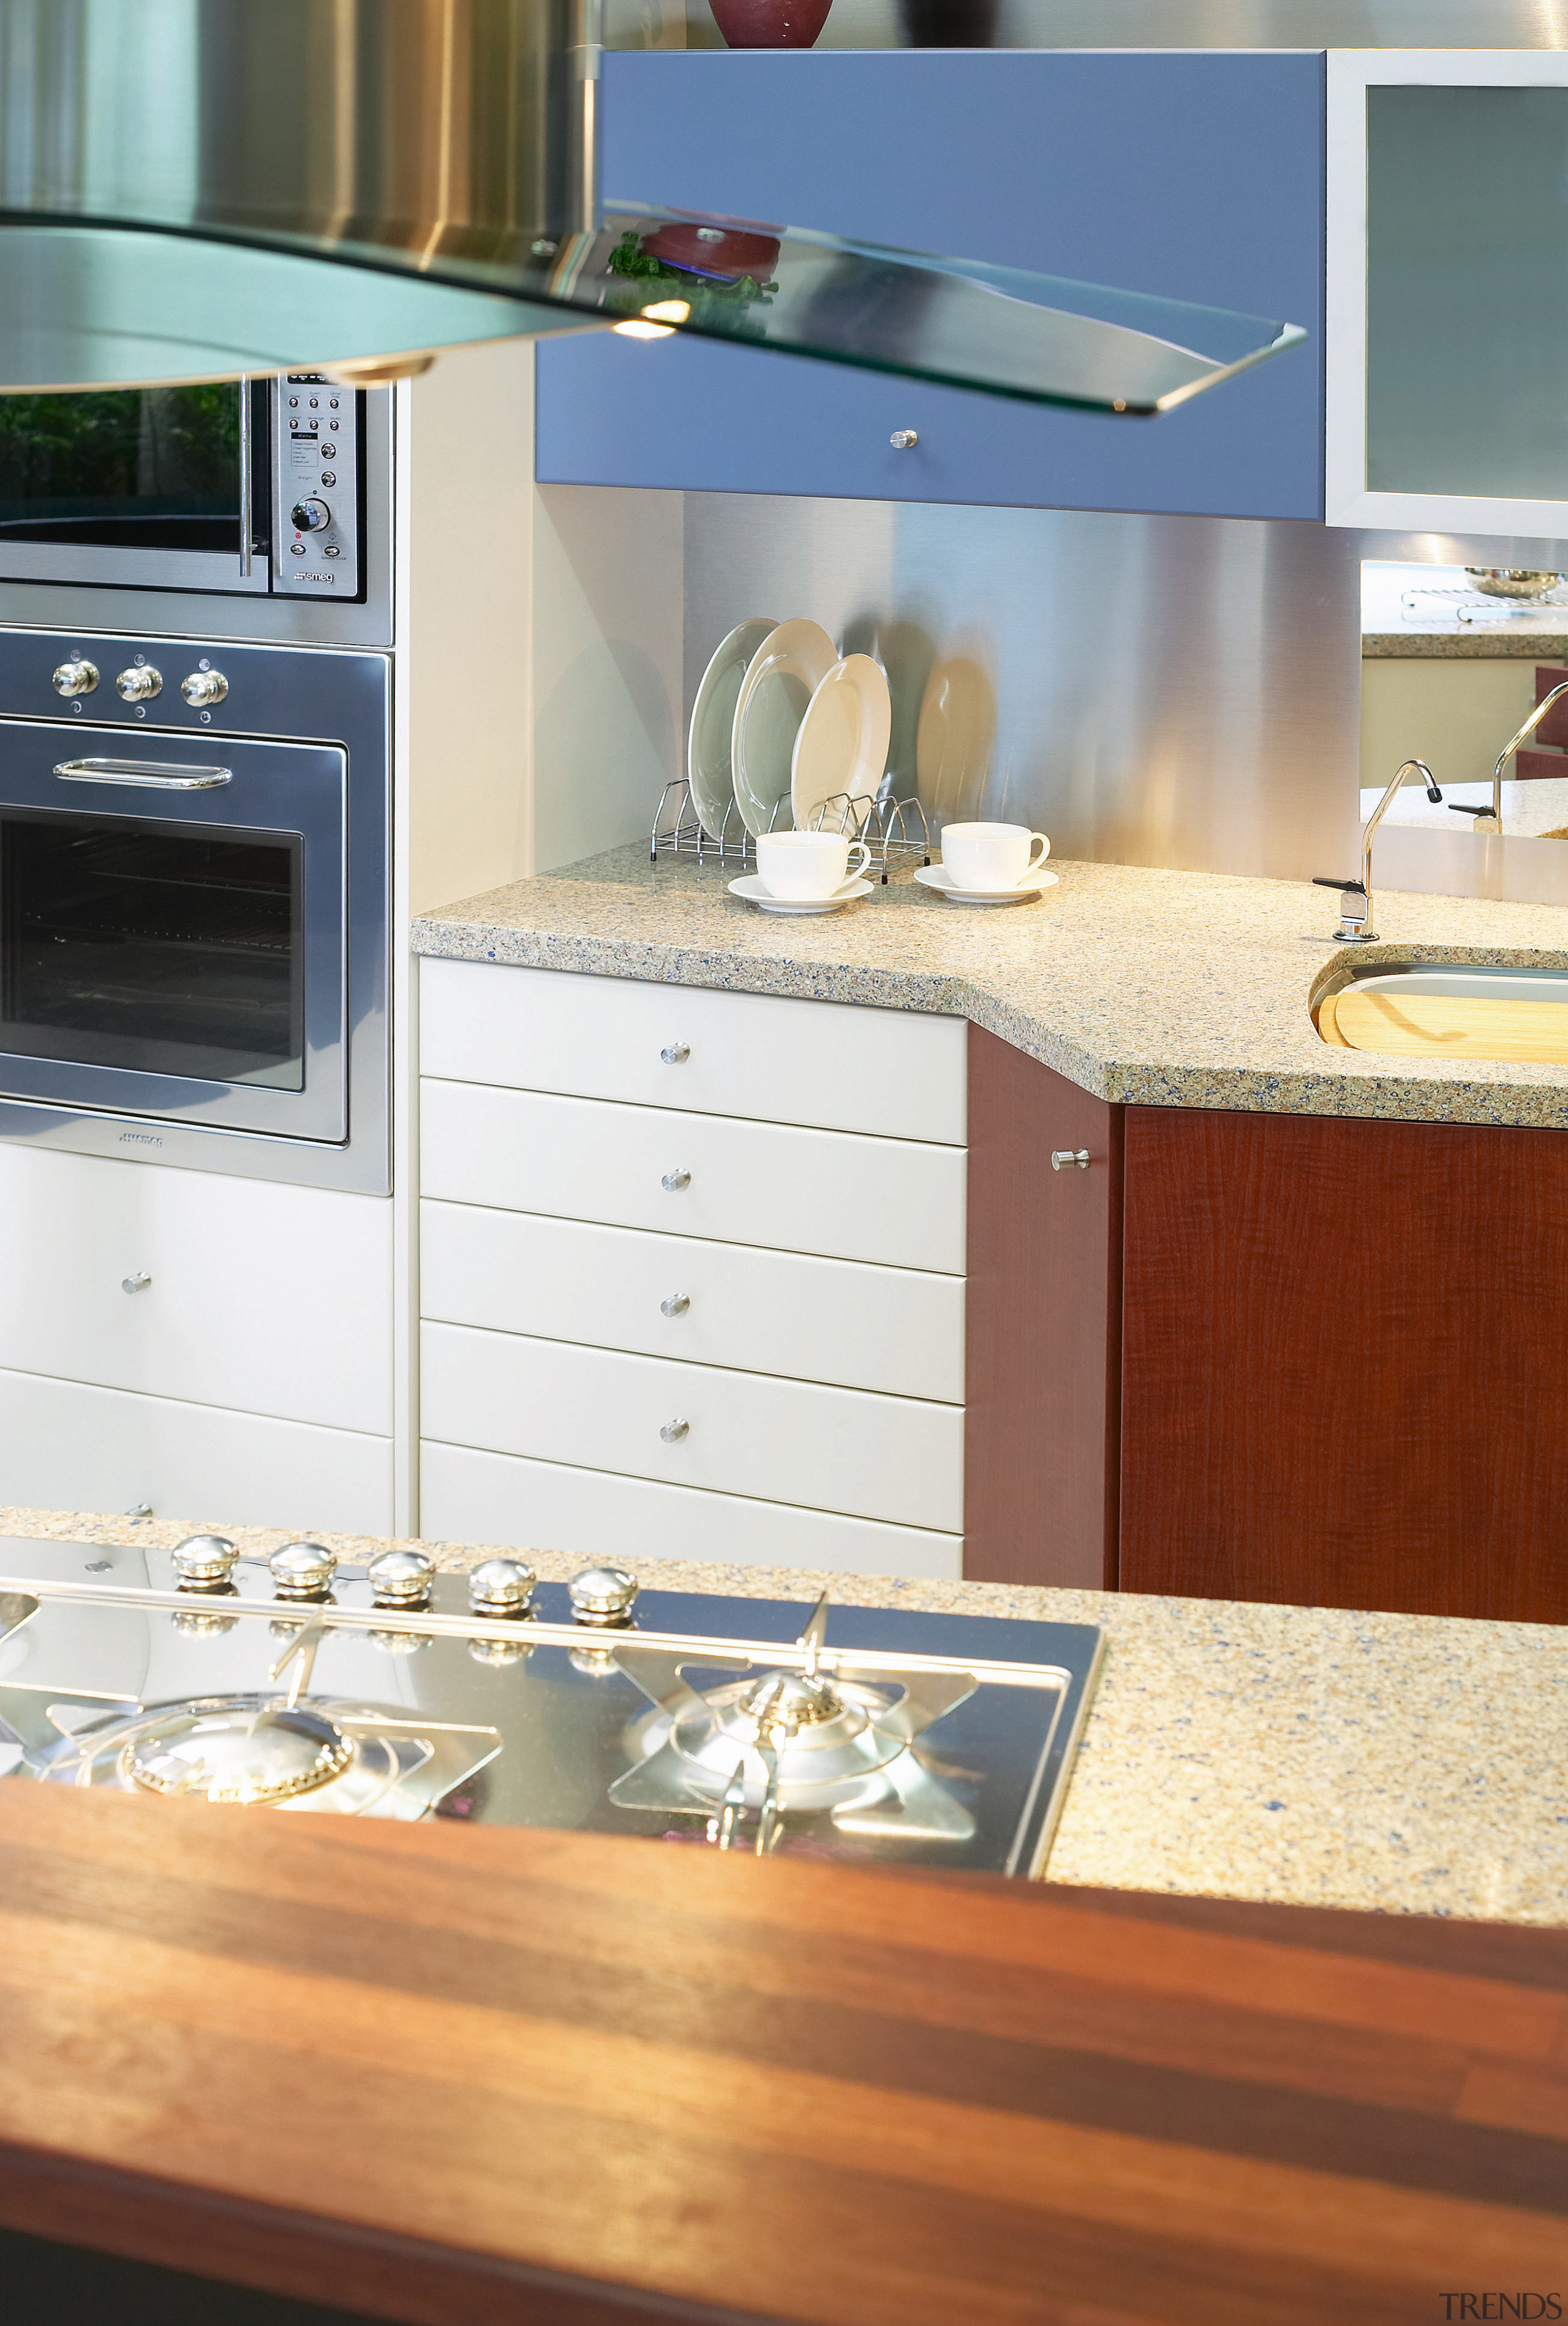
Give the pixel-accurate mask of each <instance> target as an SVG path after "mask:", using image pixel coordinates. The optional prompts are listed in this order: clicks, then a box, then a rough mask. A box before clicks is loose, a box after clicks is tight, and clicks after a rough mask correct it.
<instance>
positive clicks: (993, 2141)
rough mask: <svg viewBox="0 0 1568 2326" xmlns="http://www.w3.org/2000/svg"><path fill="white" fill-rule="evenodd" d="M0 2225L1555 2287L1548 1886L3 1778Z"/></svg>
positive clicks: (929, 2274) (1175, 2302)
mask: <svg viewBox="0 0 1568 2326" xmlns="http://www.w3.org/2000/svg"><path fill="white" fill-rule="evenodd" d="M1281 1872H1282V1876H1283V1875H1284V1874H1285V1861H1284V1859H1283V1858H1282V1861H1281ZM0 2222H3V2223H5V2225H7V2226H8V2227H10V2228H14V2229H19V2230H24V2231H29V2232H31V2233H32V2234H33V2235H34V2236H37V2237H41V2238H49V2239H52V2240H55V2241H57V2243H59V2244H75V2245H78V2246H88V2247H98V2248H100V2249H107V2250H108V2251H109V2252H111V2253H119V2254H124V2255H130V2256H139V2257H140V2258H142V2259H143V2260H144V2261H149V2262H154V2263H158V2264H161V2265H164V2266H169V2267H172V2268H176V2269H181V2270H184V2271H187V2272H192V2273H198V2274H205V2275H209V2276H211V2277H215V2278H219V2279H227V2280H228V2281H230V2282H232V2283H239V2284H248V2285H253V2286H261V2287H264V2288H267V2289H269V2290H271V2291H272V2292H274V2293H284V2294H292V2295H295V2296H297V2297H302V2298H304V2299H306V2300H308V2301H313V2302H317V2303H332V2304H336V2305H339V2306H341V2307H342V2308H344V2309H347V2310H354V2311H358V2312H364V2313H365V2314H366V2315H368V2316H370V2317H374V2318H381V2319H388V2320H398V2321H412V2326H627V2321H630V2320H636V2319H640V2318H648V2319H650V2320H652V2319H654V2318H657V2319H659V2320H662V2321H664V2326H669V2321H673V2320H686V2321H709V2326H718V2321H730V2326H735V2321H754V2320H773V2321H778V2320H787V2321H791V2326H960V2321H961V2326H1323V2321H1325V2320H1342V2321H1347V2326H1352V2322H1353V2326H1413V2321H1421V2320H1426V2319H1441V2318H1442V2317H1443V2295H1444V2294H1445V2293H1454V2292H1456V2291H1457V2292H1469V2291H1473V2292H1476V2293H1481V2292H1486V2291H1491V2290H1495V2289H1498V2288H1501V2289H1503V2290H1505V2291H1507V2292H1508V2293H1510V2294H1512V2293H1517V2291H1519V2290H1521V2289H1528V2290H1535V2289H1546V2290H1560V2291H1561V2292H1562V2293H1563V2296H1564V2298H1565V2306H1568V1931H1545V1930H1526V1929H1511V1928H1505V1927H1502V1926H1498V1925H1489V1924H1471V1925H1466V1924H1463V1923H1458V1922H1452V1921H1426V1920H1424V1919H1423V1918H1420V1917H1415V1916H1401V1915H1378V1914H1336V1913H1328V1912H1309V1911H1304V1910H1302V1909H1297V1908H1291V1907H1283V1906H1246V1905H1235V1904H1228V1903H1222V1902H1219V1901H1211V1900H1202V1899H1185V1900H1184V1899H1175V1898H1155V1897H1139V1896H1137V1895H1136V1894H1132V1893H1116V1892H1095V1891H1073V1890H1053V1889H1052V1888H1050V1887H1049V1886H1045V1887H1041V1886H1039V1885H1037V1884H1026V1883H1017V1882H1012V1883H1009V1882H1003V1881H1000V1880H994V1879H990V1878H988V1877H985V1876H980V1875H976V1876H972V1877H968V1878H964V1877H947V1878H945V1879H942V1878H929V1877H925V1876H921V1875H914V1874H911V1873H893V1872H878V1871H876V1870H873V1869H869V1868H857V1867H848V1866H841V1865H826V1864H818V1863H812V1862H808V1861H805V1860H800V1859H796V1860H782V1861H768V1862H765V1863H762V1864H758V1863H757V1862H756V1860H748V1859H746V1858H740V1857H734V1856H729V1857H721V1856H719V1854H718V1853H717V1852H715V1851H712V1850H709V1849H706V1848H704V1847H700V1845H699V1846H693V1847H680V1846H677V1845H675V1844H673V1843H672V1844H669V1845H667V1846H666V1845H663V1844H660V1843H656V1842H647V1841H629V1840H627V1841H618V1840H612V1839H609V1838H604V1837H600V1836H593V1835H579V1834H568V1833H544V1832H529V1831H525V1830H521V1829H517V1828H510V1829H508V1828H495V1827H490V1828H475V1829H471V1830H470V1829H467V1828H463V1827H461V1826H458V1825H455V1824H447V1823H440V1822H438V1823H435V1824H432V1825H429V1826H421V1827H417V1828H410V1827H404V1826H397V1825H393V1824H390V1823H387V1824H382V1823H376V1822H372V1821H368V1820H366V1821H365V1822H362V1823H358V1824H350V1823H348V1821H346V1820H339V1819H333V1818H324V1817H309V1816H303V1817H302V1816H292V1815H280V1814H277V1813H275V1812H273V1811H265V1810H217V1809H209V1808H206V1807H205V1806H199V1805H197V1804H193V1803H185V1802H178V1801H157V1802H153V1801H143V1800H135V1799H133V1798H129V1797H127V1796H125V1795H123V1794H121V1795H109V1796H104V1795H97V1794H94V1795H87V1794H80V1793H75V1792H70V1791H63V1790H60V1791H56V1790H55V1789H54V1788H52V1787H44V1786H41V1785H32V1784H28V1783H25V1782H21V1781H12V1782H0ZM4 2308H5V2304H4V2302H3V2300H0V2311H3V2310H4ZM1453 2308H1454V2310H1455V2312H1457V2309H1458V2304H1457V2303H1455V2304H1454V2305H1453ZM57 2314H59V2313H58V2310H57V2309H53V2308H51V2307H50V2306H49V2304H48V2303H46V2302H45V2303H33V2304H32V2305H31V2306H28V2305H24V2306H23V2312H19V2313H18V2320H19V2326H20V2319H21V2317H22V2316H23V2315H25V2316H26V2317H29V2318H37V2319H39V2320H42V2321H48V2320H49V2319H50V2318H51V2317H52V2316H54V2315H57ZM99 2314H107V2315H111V2316H112V2315H114V2314H115V2312H113V2311H110V2312H101V2313H99ZM119 2314H122V2315H123V2314H125V2313H124V2312H123V2311H122V2312H120V2313H119ZM221 2314H222V2311H221V2308H220V2307H215V2308H214V2309H213V2311H212V2312H211V2315H212V2316H213V2317H218V2316H220V2315H221ZM1473 2314H1476V2315H1480V2314H1481V2312H1480V2308H1479V2305H1478V2307H1477V2310H1476V2312H1474V2313H1473ZM1490 2314H1492V2315H1494V2316H1495V2315H1497V2314H1498V2312H1497V2307H1496V2304H1495V2303H1494V2304H1493V2306H1492V2310H1491V2312H1490ZM1503 2314H1505V2315H1506V2314H1508V2313H1507V2312H1504V2313H1503ZM1526 2314H1529V2313H1526ZM73 2326H74V2320H73Z"/></svg>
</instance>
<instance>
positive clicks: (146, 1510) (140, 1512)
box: [125, 1503, 153, 1519]
mask: <svg viewBox="0 0 1568 2326" xmlns="http://www.w3.org/2000/svg"><path fill="white" fill-rule="evenodd" d="M152 1515H153V1505H152V1503H132V1504H131V1507H130V1509H129V1510H128V1511H127V1512H125V1516H126V1517H127V1518H128V1519H150V1518H151V1517H152Z"/></svg>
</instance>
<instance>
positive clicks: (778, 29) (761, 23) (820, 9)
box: [708, 0, 833, 49]
mask: <svg viewBox="0 0 1568 2326" xmlns="http://www.w3.org/2000/svg"><path fill="white" fill-rule="evenodd" d="M708 5H709V6H710V8H711V9H712V11H713V21H714V23H716V24H717V25H718V27H719V31H720V32H721V33H723V35H724V41H725V45H726V47H727V48H731V49H809V48H810V47H811V46H812V42H814V41H815V39H816V37H817V34H818V33H820V32H821V29H822V26H823V25H824V24H825V23H827V21H828V11H829V9H830V7H831V6H832V5H833V0H708Z"/></svg>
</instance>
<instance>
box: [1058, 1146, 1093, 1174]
mask: <svg viewBox="0 0 1568 2326" xmlns="http://www.w3.org/2000/svg"><path fill="white" fill-rule="evenodd" d="M1075 1164H1076V1166H1077V1168H1079V1170H1081V1171H1087V1170H1088V1168H1089V1149H1088V1148H1087V1147H1059V1148H1057V1149H1056V1150H1055V1152H1054V1154H1053V1156H1052V1158H1051V1168H1052V1169H1053V1171H1071V1170H1072V1168H1073V1166H1074V1165H1075Z"/></svg>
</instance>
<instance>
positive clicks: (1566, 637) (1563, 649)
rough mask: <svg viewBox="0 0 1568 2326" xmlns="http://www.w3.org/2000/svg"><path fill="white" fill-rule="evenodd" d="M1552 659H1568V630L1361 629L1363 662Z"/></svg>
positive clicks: (1504, 627) (1494, 627) (1497, 626)
mask: <svg viewBox="0 0 1568 2326" xmlns="http://www.w3.org/2000/svg"><path fill="white" fill-rule="evenodd" d="M1412 656H1420V657H1422V658H1423V659H1429V660H1435V661H1440V662H1554V663H1560V662H1562V661H1563V660H1564V659H1565V658H1568V631H1564V630H1561V629H1555V630H1544V629H1543V630H1529V629H1526V628H1523V627H1520V628H1517V629H1516V628H1513V627H1512V626H1511V625H1505V624H1502V623H1498V624H1491V625H1487V626H1485V627H1483V626H1482V625H1481V624H1480V623H1479V622H1477V623H1473V624H1470V623H1467V624H1465V625H1463V626H1462V627H1461V625H1460V624H1459V623H1457V622H1456V623H1455V624H1454V626H1453V628H1452V629H1448V630H1363V631H1362V633H1361V660H1362V661H1363V662H1404V661H1407V660H1408V659H1410V658H1411V657H1412Z"/></svg>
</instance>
